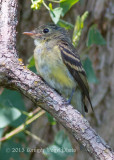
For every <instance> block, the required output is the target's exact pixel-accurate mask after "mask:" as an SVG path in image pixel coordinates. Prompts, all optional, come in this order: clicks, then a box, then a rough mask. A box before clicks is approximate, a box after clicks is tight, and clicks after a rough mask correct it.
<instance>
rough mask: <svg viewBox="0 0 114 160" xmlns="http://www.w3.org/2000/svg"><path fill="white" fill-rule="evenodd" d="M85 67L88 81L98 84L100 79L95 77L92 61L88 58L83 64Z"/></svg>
mask: <svg viewBox="0 0 114 160" xmlns="http://www.w3.org/2000/svg"><path fill="white" fill-rule="evenodd" d="M82 63H83V67H84V69H85V71H86V74H87V79H88V81H89V82H90V83H98V79H97V77H96V75H95V72H94V69H93V67H92V62H91V60H90V59H89V58H88V57H87V58H86V59H85V60H84V61H83V62H82Z"/></svg>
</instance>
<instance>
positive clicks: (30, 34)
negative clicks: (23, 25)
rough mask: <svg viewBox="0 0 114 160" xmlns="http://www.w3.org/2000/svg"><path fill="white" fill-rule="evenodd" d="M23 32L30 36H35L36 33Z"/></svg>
mask: <svg viewBox="0 0 114 160" xmlns="http://www.w3.org/2000/svg"><path fill="white" fill-rule="evenodd" d="M23 34H25V35H28V36H34V35H35V33H34V32H32V31H31V32H23Z"/></svg>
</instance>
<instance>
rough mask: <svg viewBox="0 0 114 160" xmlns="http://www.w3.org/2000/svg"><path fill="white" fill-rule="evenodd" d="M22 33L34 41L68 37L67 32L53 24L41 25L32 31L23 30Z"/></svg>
mask: <svg viewBox="0 0 114 160" xmlns="http://www.w3.org/2000/svg"><path fill="white" fill-rule="evenodd" d="M23 34H25V35H29V36H31V37H32V38H33V39H35V41H38V42H41V41H47V42H49V41H54V40H58V39H59V40H60V39H62V40H64V39H66V40H67V39H68V40H69V36H68V32H67V31H66V30H65V29H64V28H61V27H59V26H57V25H55V24H48V25H42V26H40V27H38V28H36V29H34V30H33V31H30V32H24V33H23Z"/></svg>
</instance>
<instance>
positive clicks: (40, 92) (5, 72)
mask: <svg viewBox="0 0 114 160" xmlns="http://www.w3.org/2000/svg"><path fill="white" fill-rule="evenodd" d="M16 25H17V0H8V1H6V0H0V86H3V87H6V88H10V89H16V90H18V91H20V92H21V93H22V94H24V95H25V96H26V97H28V98H29V99H31V100H32V101H33V102H34V103H35V104H37V105H38V106H39V105H40V107H41V108H42V109H44V110H46V111H48V112H49V113H50V114H52V115H53V116H54V117H55V118H56V119H57V121H58V122H60V123H61V124H62V125H63V126H64V127H65V128H66V129H67V130H68V131H69V132H70V133H71V134H72V135H73V136H74V138H75V139H76V140H77V141H78V142H80V143H81V144H82V145H83V146H84V147H85V148H86V150H87V151H88V152H89V154H90V155H91V156H92V157H93V158H94V159H95V160H114V152H113V151H112V150H111V148H110V147H109V146H108V145H107V144H106V143H105V142H104V140H103V139H102V138H101V137H100V136H99V135H98V134H97V133H96V132H95V131H94V130H93V129H92V128H91V126H90V124H89V123H88V121H87V120H86V119H85V118H84V117H83V116H82V115H81V114H80V113H79V112H78V111H77V110H76V109H74V108H73V106H71V105H67V106H66V105H64V104H65V103H64V102H65V101H64V99H63V98H62V97H60V96H59V95H58V94H57V93H56V92H55V91H54V90H53V89H51V88H50V87H49V86H47V85H46V84H45V83H44V82H43V81H42V79H41V78H40V77H38V76H37V75H36V74H34V73H33V72H31V71H30V70H28V69H27V68H26V67H25V66H24V65H23V63H22V62H20V61H19V60H18V56H17V52H16Z"/></svg>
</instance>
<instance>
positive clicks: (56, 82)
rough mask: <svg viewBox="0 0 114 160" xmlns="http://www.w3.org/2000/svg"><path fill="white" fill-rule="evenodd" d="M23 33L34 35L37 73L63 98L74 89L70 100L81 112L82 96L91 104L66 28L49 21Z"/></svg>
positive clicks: (77, 57)
mask: <svg viewBox="0 0 114 160" xmlns="http://www.w3.org/2000/svg"><path fill="white" fill-rule="evenodd" d="M24 34H27V35H30V36H31V37H32V38H34V43H35V46H36V47H35V50H34V58H35V65H36V69H37V71H38V73H39V75H40V76H41V77H42V78H43V79H44V80H45V81H46V82H47V83H48V84H49V85H50V86H51V87H52V88H54V89H56V90H57V91H58V92H59V93H60V94H62V95H63V96H64V97H65V98H70V96H71V94H72V91H73V90H74V93H73V96H72V99H71V104H73V105H74V106H75V107H76V108H77V109H78V110H79V111H80V112H81V113H83V114H84V109H85V111H86V112H87V111H88V109H87V107H86V104H85V98H86V97H87V99H88V100H89V102H90V105H91V107H92V104H91V100H90V96H89V87H88V82H87V79H86V73H85V71H84V69H83V67H82V64H81V61H80V57H79V55H78V54H77V51H76V49H75V48H74V47H73V45H72V43H71V40H70V38H69V35H68V33H67V31H66V30H65V29H63V28H61V27H58V26H56V25H54V24H49V25H43V26H41V27H38V28H37V29H35V30H33V31H31V32H24ZM83 106H84V107H83Z"/></svg>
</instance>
